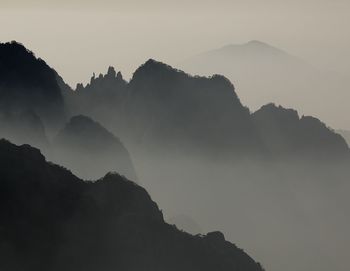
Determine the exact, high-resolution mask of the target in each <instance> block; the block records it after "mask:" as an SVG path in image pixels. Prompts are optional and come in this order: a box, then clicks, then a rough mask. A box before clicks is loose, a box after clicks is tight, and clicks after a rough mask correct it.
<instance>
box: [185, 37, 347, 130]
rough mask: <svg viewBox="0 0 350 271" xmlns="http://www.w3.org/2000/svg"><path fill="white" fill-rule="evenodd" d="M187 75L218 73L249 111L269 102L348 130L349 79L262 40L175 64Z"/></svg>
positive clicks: (212, 51)
mask: <svg viewBox="0 0 350 271" xmlns="http://www.w3.org/2000/svg"><path fill="white" fill-rule="evenodd" d="M178 65H179V66H180V68H182V69H184V70H186V71H188V72H190V73H191V74H200V75H206V76H210V75H212V74H222V75H224V76H226V77H227V78H229V79H230V80H231V81H232V82H233V83H234V84H235V86H236V88H237V92H238V95H239V97H240V98H241V100H242V102H243V103H244V104H246V105H247V106H249V107H250V108H251V109H252V110H253V111H255V110H258V109H259V108H260V107H261V106H262V105H264V104H267V103H270V102H273V103H276V104H280V105H282V106H283V107H287V108H295V109H297V110H298V111H299V112H301V113H302V114H304V115H311V116H315V117H317V118H319V119H322V120H323V121H325V122H326V123H328V124H329V125H331V126H333V127H346V125H348V123H347V119H346V117H344V116H347V115H349V110H348V106H347V102H346V101H348V100H349V99H350V93H349V91H348V90H347V85H348V84H347V79H346V78H343V77H342V76H340V75H337V74H336V73H333V72H331V71H327V70H321V69H318V68H315V67H314V66H312V65H311V64H309V63H307V62H306V61H303V60H302V59H300V58H298V57H296V56H293V55H291V54H289V53H288V52H286V51H283V50H281V49H279V48H276V47H274V46H271V45H269V44H267V43H264V42H260V41H250V42H248V43H245V44H231V45H227V46H224V47H222V48H219V49H215V50H211V51H208V52H204V53H201V54H199V55H196V56H193V57H190V58H188V59H187V60H185V61H183V62H181V63H179V64H178Z"/></svg>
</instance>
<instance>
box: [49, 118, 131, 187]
mask: <svg viewBox="0 0 350 271" xmlns="http://www.w3.org/2000/svg"><path fill="white" fill-rule="evenodd" d="M53 145H54V149H55V161H57V162H58V163H60V164H62V165H64V166H65V167H67V168H69V169H71V170H72V171H73V172H74V173H75V174H77V175H78V176H80V177H82V178H84V179H96V178H98V177H100V176H102V175H103V174H105V173H106V172H109V171H117V172H119V173H120V174H123V175H125V176H126V177H128V178H130V179H132V180H136V174H135V170H134V167H133V165H132V162H131V159H130V155H129V153H128V151H127V150H126V148H125V147H124V145H123V144H122V143H121V142H120V140H119V139H118V138H116V137H115V136H114V135H113V134H111V133H110V132H109V131H107V130H106V129H105V128H104V127H102V126H101V125H100V124H99V123H97V122H95V121H93V120H92V119H90V118H88V117H85V116H82V115H80V116H75V117H72V118H71V119H70V121H69V122H68V123H67V124H66V125H65V127H64V128H63V129H62V130H61V131H60V132H59V133H58V135H57V136H56V138H55V139H54V142H53Z"/></svg>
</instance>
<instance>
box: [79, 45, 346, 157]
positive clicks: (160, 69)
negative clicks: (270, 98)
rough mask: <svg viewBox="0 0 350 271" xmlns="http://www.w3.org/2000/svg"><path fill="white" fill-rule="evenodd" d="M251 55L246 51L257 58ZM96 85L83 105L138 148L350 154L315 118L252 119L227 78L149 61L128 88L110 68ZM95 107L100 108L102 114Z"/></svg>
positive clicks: (286, 114)
mask: <svg viewBox="0 0 350 271" xmlns="http://www.w3.org/2000/svg"><path fill="white" fill-rule="evenodd" d="M261 46H263V47H264V51H266V53H269V54H271V55H277V56H279V55H281V54H282V55H283V54H285V53H284V52H283V51H279V50H277V49H275V48H273V47H270V46H268V45H261V44H260V43H258V42H252V43H250V45H249V47H253V48H255V47H261ZM248 49H249V50H248ZM248 49H247V48H245V47H243V48H242V49H241V50H243V51H245V50H248V52H250V50H251V49H250V48H248ZM227 50H229V48H228V49H227ZM109 74H110V75H109ZM111 74H112V75H113V76H111ZM113 78H114V79H113ZM96 80H97V81H98V82H99V83H95V81H96ZM90 85H91V86H90ZM90 85H88V86H87V87H85V88H83V87H81V86H80V87H79V91H78V93H77V95H76V96H77V100H76V101H77V104H79V103H80V104H81V105H82V107H84V108H85V109H84V110H83V111H84V112H85V113H86V114H88V115H92V116H94V117H96V118H97V119H98V120H100V121H101V122H102V123H104V124H105V125H108V127H110V128H111V129H113V130H115V131H118V134H119V135H121V136H122V138H123V140H124V139H125V141H127V142H128V143H129V145H131V146H133V145H134V144H137V148H140V147H141V148H144V147H146V148H148V150H151V151H153V152H154V151H157V150H163V152H169V151H172V152H173V153H174V152H178V153H191V154H199V155H208V154H209V156H212V157H216V158H219V157H220V156H221V157H227V155H230V156H233V157H234V156H236V157H240V158H242V157H244V156H245V155H252V154H253V155H256V154H259V155H265V154H267V153H269V154H270V155H277V156H278V157H280V155H281V154H282V153H283V155H289V154H290V155H291V156H294V155H298V154H302V153H303V154H307V153H308V154H310V156H314V157H317V156H318V155H319V154H320V153H324V152H330V153H329V157H330V158H331V157H336V156H339V157H341V156H344V155H345V153H348V152H349V150H348V148H347V147H346V145H345V144H344V142H343V140H342V139H341V138H340V137H339V136H338V135H336V134H335V133H334V132H333V131H331V130H330V129H328V128H327V127H326V126H325V125H324V124H322V123H321V122H320V121H318V120H317V119H315V118H311V117H302V118H301V119H300V121H299V117H298V114H297V112H296V111H293V112H294V113H293V114H292V113H291V111H287V110H284V109H282V108H279V109H278V108H275V107H273V106H264V107H263V108H262V109H261V110H259V111H257V112H256V113H254V114H253V115H251V114H250V112H249V110H248V109H247V108H246V107H244V106H243V105H242V104H241V102H240V100H239V98H238V97H237V95H236V93H235V89H234V87H233V85H232V84H231V83H230V82H229V81H228V80H227V79H226V78H225V77H222V76H219V75H215V76H213V77H209V78H206V77H192V76H190V75H188V74H186V73H184V72H182V71H179V70H176V69H174V68H172V67H170V66H168V65H166V64H163V63H160V62H157V61H155V60H149V61H147V62H146V63H145V64H144V65H142V66H141V67H140V68H138V69H137V70H136V71H135V73H134V75H133V78H132V79H131V81H130V83H128V84H127V83H125V81H123V80H122V79H121V76H120V79H119V80H117V79H116V77H115V72H114V70H112V69H110V71H109V72H108V74H107V75H105V76H102V75H100V76H99V77H98V79H93V80H92V83H91V84H90ZM92 86H93V87H92ZM107 86H108V87H107ZM107 90H108V91H107ZM112 93H114V94H112ZM83 95H84V96H85V97H88V102H86V100H84V98H82V97H83ZM110 97H115V98H114V99H112V98H110ZM104 105H105V106H104ZM78 107H79V106H77V108H78ZM89 108H100V110H99V112H98V113H96V111H95V110H94V109H92V110H90V109H89ZM101 109H103V110H104V111H103V110H101ZM267 109H268V110H267ZM270 126H272V127H270ZM294 129H297V131H294ZM287 131H288V132H287ZM296 147H297V149H295V148H296ZM301 150H302V153H301Z"/></svg>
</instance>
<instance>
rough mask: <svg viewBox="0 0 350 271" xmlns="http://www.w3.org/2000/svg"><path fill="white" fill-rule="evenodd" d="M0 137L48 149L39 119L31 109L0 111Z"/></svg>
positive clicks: (45, 150) (43, 149)
mask: <svg viewBox="0 0 350 271" xmlns="http://www.w3.org/2000/svg"><path fill="white" fill-rule="evenodd" d="M0 123H1V125H0V138H6V139H9V140H11V141H12V142H14V143H16V144H25V143H26V144H30V145H32V146H34V147H37V148H40V149H41V150H42V151H44V152H47V151H49V149H50V147H49V142H48V139H47V137H46V133H45V128H44V125H43V123H42V121H41V119H40V118H39V117H38V116H37V115H36V114H35V113H34V112H33V111H29V110H28V111H24V112H17V113H15V112H12V113H11V112H7V113H1V112H0Z"/></svg>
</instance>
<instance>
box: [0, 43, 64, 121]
mask: <svg viewBox="0 0 350 271" xmlns="http://www.w3.org/2000/svg"><path fill="white" fill-rule="evenodd" d="M0 108H1V111H5V112H11V113H13V112H15V113H16V112H17V111H21V112H27V111H32V112H34V113H35V114H37V115H38V116H39V117H40V118H41V119H42V120H43V121H44V123H45V125H47V126H49V127H51V126H56V124H57V122H59V121H61V120H62V119H63V118H64V101H63V97H62V93H61V90H60V87H59V85H58V83H57V80H56V72H55V71H54V70H53V69H51V68H50V67H49V66H48V65H47V64H46V63H45V62H44V61H43V60H41V59H39V58H36V57H35V55H34V54H33V53H32V52H31V51H29V50H28V49H26V48H25V47H24V46H23V45H22V44H19V43H17V42H11V43H1V44H0Z"/></svg>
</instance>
